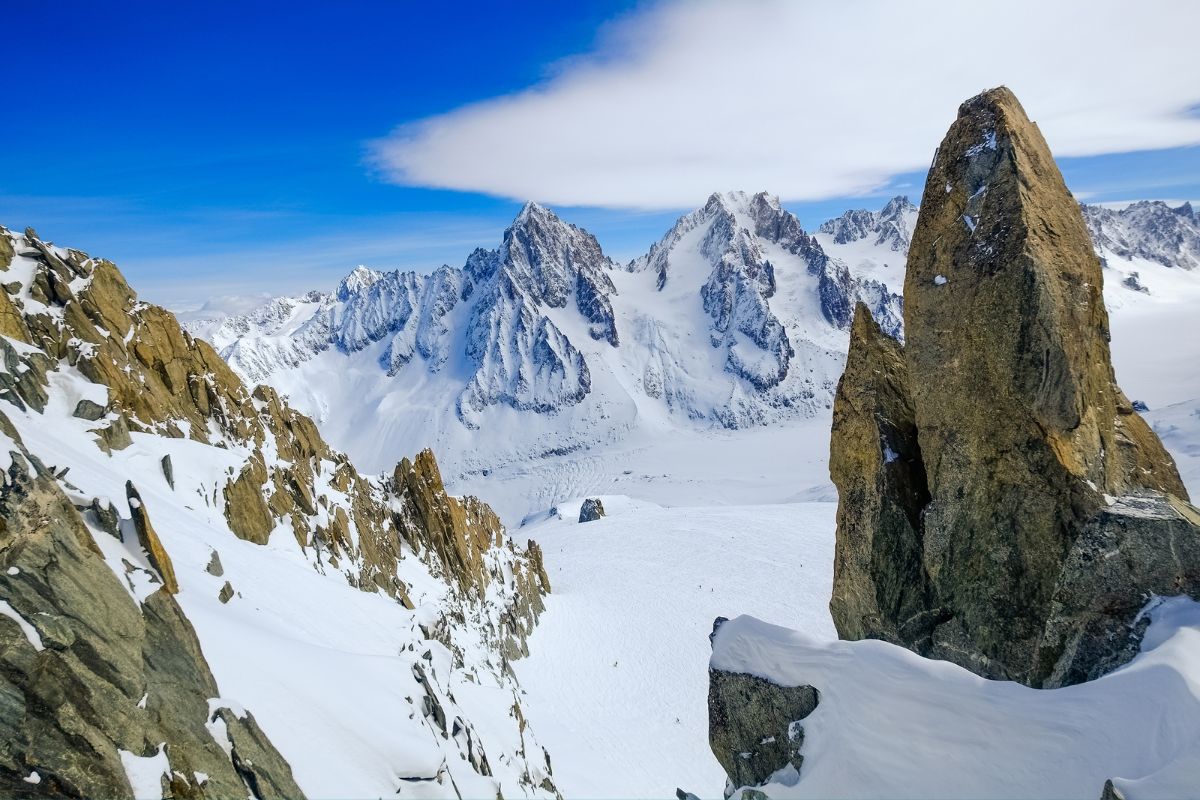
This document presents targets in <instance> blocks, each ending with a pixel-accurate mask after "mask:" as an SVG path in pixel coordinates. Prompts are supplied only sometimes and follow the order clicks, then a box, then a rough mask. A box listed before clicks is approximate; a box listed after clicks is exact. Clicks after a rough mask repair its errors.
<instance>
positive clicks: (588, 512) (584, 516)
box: [579, 497, 604, 522]
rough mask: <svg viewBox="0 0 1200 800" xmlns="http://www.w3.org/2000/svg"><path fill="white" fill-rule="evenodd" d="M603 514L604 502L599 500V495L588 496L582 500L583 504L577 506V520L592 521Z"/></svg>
mask: <svg viewBox="0 0 1200 800" xmlns="http://www.w3.org/2000/svg"><path fill="white" fill-rule="evenodd" d="M603 516H604V503H602V502H600V498H599V497H589V498H588V499H586V500H584V501H583V505H582V506H580V507H579V521H580V522H593V521H595V520H598V519H600V518H601V517H603Z"/></svg>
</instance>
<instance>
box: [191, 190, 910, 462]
mask: <svg viewBox="0 0 1200 800" xmlns="http://www.w3.org/2000/svg"><path fill="white" fill-rule="evenodd" d="M859 299H862V300H864V301H866V302H867V303H868V304H869V305H870V306H871V307H872V309H873V310H874V311H875V312H876V314H877V316H878V318H879V319H880V322H881V323H882V324H883V325H884V327H885V328H886V329H888V330H889V331H891V332H893V333H899V328H900V311H901V306H900V301H899V298H898V296H897V295H896V294H895V293H894V292H893V291H892V290H891V289H890V288H889V286H888V285H886V284H885V283H884V282H882V281H879V280H877V279H875V278H873V277H866V278H862V277H858V276H856V275H854V274H853V273H852V272H851V270H850V269H849V267H848V266H847V265H846V264H845V263H844V262H842V261H841V260H839V259H836V258H831V257H829V256H828V255H827V254H826V253H825V251H824V250H823V249H822V247H821V245H820V244H819V243H818V241H817V240H816V239H815V238H814V237H812V236H810V235H809V234H808V233H806V232H805V231H804V229H803V228H802V226H801V225H800V222H799V220H798V219H796V217H795V216H794V215H792V214H791V213H790V212H788V211H786V210H784V209H783V208H781V207H780V205H779V202H778V200H777V199H776V198H774V197H771V196H769V195H767V194H757V195H753V196H751V195H747V194H744V193H740V192H731V193H725V194H714V195H712V196H711V197H710V198H709V200H708V202H707V203H705V205H704V206H703V207H702V208H700V209H698V210H696V211H694V212H692V213H690V214H688V215H686V216H684V217H683V218H681V219H680V220H679V221H678V222H677V223H676V224H675V225H674V226H673V227H672V228H671V230H670V231H668V232H667V234H666V235H665V236H664V237H663V238H662V239H661V240H660V241H659V242H657V243H655V244H654V246H653V247H652V248H651V249H650V251H649V253H647V254H646V255H645V256H643V257H641V258H638V259H635V260H634V261H632V262H630V263H629V264H627V265H618V264H616V263H614V262H613V261H612V260H611V259H609V258H608V257H607V256H605V255H604V253H603V252H602V250H601V248H600V245H599V244H598V243H597V241H596V239H595V238H594V237H593V236H592V235H591V234H589V233H587V232H586V231H584V230H582V229H580V228H577V227H575V226H574V225H571V224H569V223H567V222H564V221H563V220H561V219H559V218H558V217H557V216H556V215H555V214H554V213H553V212H551V211H549V210H547V209H545V208H543V207H541V206H538V205H536V204H532V203H530V204H528V205H526V206H525V207H524V208H523V209H522V210H521V212H520V214H519V215H518V216H517V218H516V219H515V220H514V221H513V223H512V225H511V226H510V227H509V228H508V229H507V230H506V231H505V232H504V236H503V239H502V241H501V244H500V246H499V247H497V248H496V249H494V250H477V251H475V252H474V253H472V254H471V255H470V257H469V258H468V259H467V261H466V263H465V265H464V266H463V267H461V268H453V267H449V266H444V267H442V268H440V269H438V270H436V271H434V272H433V273H431V274H428V275H423V274H417V273H414V272H400V271H396V272H379V271H375V270H370V269H366V268H364V267H360V268H358V269H356V270H354V271H353V272H352V273H351V274H350V275H348V276H347V277H346V278H345V279H344V280H343V281H342V282H341V284H339V286H338V287H337V288H336V290H334V291H333V292H331V293H328V294H323V293H309V294H307V295H303V296H300V297H294V298H278V299H275V300H272V301H270V302H268V303H266V304H264V305H262V306H260V307H259V308H257V309H255V310H254V311H253V312H251V313H249V314H244V315H237V316H232V317H229V318H227V319H226V320H224V321H223V322H222V323H220V324H218V325H213V324H212V323H200V324H197V325H195V326H193V327H192V330H193V332H194V333H196V334H197V335H202V336H205V337H207V338H209V339H210V340H211V341H212V342H213V343H214V344H215V345H216V346H217V347H218V349H219V350H220V352H221V354H222V355H223V356H224V357H225V358H226V359H227V360H228V362H229V363H230V364H231V365H232V366H233V367H234V369H235V370H236V371H238V372H239V373H241V374H242V375H243V376H244V377H246V378H247V379H250V380H254V381H263V382H268V383H270V384H271V385H274V386H277V387H279V389H280V390H281V391H282V392H284V393H285V394H287V395H288V396H289V397H290V398H291V400H292V401H293V402H294V403H295V404H296V405H297V406H298V407H300V408H302V409H304V410H305V411H307V412H309V413H311V414H313V415H314V416H315V417H317V419H318V420H319V421H320V423H321V424H322V429H323V431H325V432H326V434H327V435H328V436H330V437H331V440H332V441H334V442H336V443H337V444H338V446H341V447H344V448H346V449H348V450H349V451H350V452H352V453H354V455H355V457H356V459H359V460H361V461H362V462H363V463H364V464H366V465H367V467H368V468H379V469H383V468H386V466H387V465H388V464H389V463H391V462H394V461H395V456H396V454H397V453H400V452H409V451H411V450H412V449H413V446H414V445H415V444H418V443H419V444H420V445H421V446H432V447H434V448H435V450H436V451H437V452H438V453H439V455H440V457H441V458H442V460H443V461H444V462H445V464H446V468H447V471H448V473H449V474H455V473H459V474H461V473H471V472H475V473H481V472H482V471H483V470H488V471H493V470H497V469H504V467H505V465H506V464H512V463H527V462H528V461H529V460H530V459H535V458H537V457H539V456H546V455H555V454H562V453H565V452H571V451H578V450H580V449H584V448H590V447H594V446H596V445H600V444H606V443H607V444H611V443H614V442H618V441H621V440H622V439H624V438H625V437H626V436H627V435H628V434H629V432H630V431H632V430H635V429H637V430H641V431H644V432H645V431H648V432H652V433H653V432H657V433H663V432H669V431H674V430H680V429H686V430H708V429H713V428H716V429H742V428H746V427H749V426H755V425H760V424H763V423H768V422H773V421H781V420H787V419H802V418H806V417H811V416H812V415H814V414H816V413H817V412H818V411H820V410H823V409H825V408H826V407H827V405H828V403H829V399H830V397H831V394H832V390H833V387H834V384H835V382H836V379H837V376H838V374H839V373H840V370H841V360H842V352H843V351H844V349H845V347H846V327H847V326H848V325H849V322H850V314H851V311H852V309H853V307H854V304H855V302H856V301H857V300H859ZM329 374H336V375H338V379H337V380H335V381H331V380H328V379H326V378H325V377H324V376H326V375H329ZM401 408H403V409H405V413H404V414H403V415H400V414H398V413H397V410H398V409H401Z"/></svg>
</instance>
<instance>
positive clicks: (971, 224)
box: [830, 88, 1200, 687]
mask: <svg viewBox="0 0 1200 800" xmlns="http://www.w3.org/2000/svg"><path fill="white" fill-rule="evenodd" d="M1102 280H1103V278H1102V274H1101V266H1100V262H1099V260H1098V258H1097V256H1096V255H1095V253H1094V251H1093V249H1092V245H1091V242H1090V240H1089V238H1088V231H1087V228H1086V226H1085V225H1084V221H1083V218H1082V216H1081V214H1080V211H1079V207H1078V205H1077V204H1076V203H1075V202H1074V200H1073V199H1072V197H1071V195H1070V193H1069V192H1068V191H1067V188H1066V186H1065V184H1064V183H1063V179H1062V176H1061V174H1060V173H1059V171H1058V168H1057V166H1056V165H1055V163H1054V160H1053V158H1052V157H1051V155H1050V151H1049V149H1048V147H1047V146H1046V143H1045V141H1044V140H1043V138H1042V136H1041V133H1040V132H1039V131H1038V129H1037V126H1036V125H1034V124H1033V123H1032V122H1030V121H1029V120H1028V118H1027V117H1026V116H1025V113H1024V111H1023V110H1022V108H1021V106H1020V104H1019V103H1018V102H1017V100H1016V98H1015V97H1014V96H1013V95H1012V93H1011V92H1009V91H1008V90H1007V89H1003V88H1001V89H995V90H992V91H989V92H986V93H984V94H982V95H979V96H978V97H975V98H973V99H971V100H969V101H967V102H966V103H964V104H963V106H962V107H961V108H960V110H959V115H958V119H957V120H956V121H955V123H954V124H953V126H952V127H951V128H950V131H949V133H948V134H947V135H946V138H945V140H944V141H943V142H942V145H941V147H940V148H939V149H938V151H937V155H936V157H935V159H934V163H933V166H932V167H931V169H930V172H929V178H928V182H927V184H926V187H925V193H924V197H923V199H922V203H921V209H920V215H919V218H918V221H917V224H916V228H915V230H914V233H913V239H912V246H911V248H910V250H909V255H908V266H907V276H906V283H905V293H904V295H905V307H904V322H905V331H906V341H905V344H904V345H903V347H901V346H900V345H899V344H898V343H896V342H894V341H891V340H889V339H887V337H885V336H884V335H883V334H882V332H881V331H880V330H879V329H878V327H877V326H876V325H874V324H873V322H872V321H871V319H870V318H869V315H867V314H866V313H865V312H864V311H862V310H860V312H859V313H858V315H857V317H856V320H855V324H854V329H853V334H852V337H851V347H850V354H849V358H848V361H847V368H846V372H845V374H844V376H843V378H842V380H841V383H840V384H839V387H838V393H837V397H836V401H835V409H834V426H833V435H832V441H831V457H830V472H831V475H832V477H833V480H834V482H835V484H837V486H838V489H839V493H840V505H839V511H838V532H837V551H836V563H835V585H834V593H833V598H832V601H831V603H830V609H831V611H832V613H833V616H834V620H835V622H836V624H837V627H838V631H839V633H840V635H841V636H842V637H843V638H851V639H857V638H865V637H869V638H882V639H886V640H889V641H893V642H896V643H899V644H902V645H905V646H907V647H910V648H912V649H914V650H916V651H917V652H920V653H923V654H925V655H928V656H930V657H934V658H942V659H946V660H950V661H954V662H956V663H958V664H961V665H963V666H965V667H967V668H969V669H971V670H973V671H975V672H977V673H979V674H981V675H985V676H989V677H997V678H1006V679H1013V680H1019V681H1021V682H1024V683H1026V684H1029V685H1031V686H1042V687H1051V686H1060V685H1065V684H1070V683H1077V682H1080V681H1084V680H1088V679H1090V678H1093V677H1096V676H1098V675H1100V674H1103V673H1104V672H1106V671H1108V670H1111V669H1113V668H1115V667H1116V666H1118V665H1120V664H1121V663H1123V662H1124V661H1126V660H1128V658H1130V657H1131V656H1132V654H1133V653H1135V652H1136V650H1137V643H1138V641H1139V640H1140V635H1141V627H1142V626H1140V625H1139V624H1138V623H1137V619H1138V613H1139V610H1140V609H1141V608H1142V607H1143V606H1144V605H1145V604H1146V602H1147V600H1148V599H1149V597H1150V596H1151V595H1152V594H1166V595H1173V594H1180V593H1189V594H1193V595H1196V594H1197V593H1198V592H1200V527H1198V526H1197V523H1198V522H1200V515H1198V514H1197V512H1196V510H1195V509H1194V508H1192V507H1191V506H1190V505H1188V503H1187V493H1186V491H1185V489H1184V487H1183V484H1182V482H1181V481H1180V478H1179V475H1178V473H1177V471H1176V469H1175V465H1174V463H1173V461H1172V460H1171V458H1170V456H1169V455H1168V454H1167V452H1166V451H1165V449H1164V448H1163V446H1162V444H1161V443H1160V442H1159V441H1158V438H1157V437H1156V436H1155V435H1154V433H1153V432H1152V431H1151V430H1150V428H1149V427H1148V426H1147V425H1146V423H1145V422H1144V421H1143V420H1142V419H1141V417H1140V416H1138V415H1137V413H1136V412H1135V411H1134V410H1133V408H1132V406H1131V405H1130V403H1129V401H1128V400H1127V399H1126V397H1125V395H1124V394H1122V393H1121V391H1120V389H1119V388H1118V387H1117V385H1116V382H1115V379H1114V375H1113V369H1112V363H1111V359H1110V355H1109V346H1108V339H1109V327H1108V317H1107V312H1106V311H1105V307H1104V303H1103V298H1102V296H1101V284H1102Z"/></svg>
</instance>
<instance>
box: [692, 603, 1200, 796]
mask: <svg viewBox="0 0 1200 800" xmlns="http://www.w3.org/2000/svg"><path fill="white" fill-rule="evenodd" d="M1150 609H1151V610H1149V611H1148V613H1149V614H1150V617H1151V620H1152V622H1151V626H1150V628H1149V630H1148V631H1147V633H1146V637H1145V641H1144V643H1143V645H1142V653H1141V654H1140V655H1139V656H1137V657H1136V658H1135V659H1134V661H1132V662H1131V663H1130V664H1128V665H1126V666H1124V667H1122V668H1121V669H1119V670H1117V671H1115V672H1112V673H1110V674H1108V675H1105V676H1104V677H1102V678H1100V679H1098V680H1095V681H1091V682H1089V683H1085V684H1080V685H1077V686H1071V687H1067V688H1064V689H1052V690H1038V689H1030V688H1028V687H1026V686H1022V685H1020V684H1017V683H1013V682H1008V681H988V680H984V679H983V678H980V677H978V676H976V675H973V674H972V673H970V672H967V671H966V670H965V669H962V668H961V667H958V666H955V665H953V664H949V663H947V662H944V661H929V660H927V659H923V658H921V657H920V656H917V655H915V654H913V653H912V652H910V651H908V650H905V649H904V648H901V647H897V646H895V645H890V644H886V643H884V642H879V641H869V640H864V641H858V642H841V641H830V640H828V639H824V638H823V637H821V636H820V635H819V634H817V633H815V632H813V631H810V630H805V631H797V632H793V631H790V630H787V629H784V628H780V627H776V626H774V625H769V624H766V623H764V622H761V621H759V620H757V619H754V618H752V617H749V616H743V617H739V618H737V619H734V620H731V621H730V622H728V623H726V624H725V625H722V626H721V628H720V629H719V631H718V632H717V634H716V637H715V641H714V646H713V654H712V665H713V667H715V668H718V669H724V670H729V671H733V672H746V673H749V674H752V675H758V676H760V677H765V678H768V679H770V680H773V681H775V682H777V683H780V684H782V685H785V686H797V685H803V684H808V685H813V686H816V687H818V689H819V691H820V693H821V695H820V703H819V705H818V706H817V708H816V710H815V711H814V712H813V713H812V714H811V715H810V716H808V717H807V718H805V720H804V722H803V725H804V745H803V747H802V749H801V752H802V753H803V755H804V764H803V766H802V768H801V770H800V775H799V780H798V781H797V780H796V775H795V773H794V771H793V772H792V774H791V775H780V774H779V773H776V775H777V776H779V777H778V779H777V780H776V781H774V782H771V783H768V784H767V785H766V786H765V787H763V789H762V791H763V792H765V793H766V795H767V796H769V797H772V798H793V797H794V798H803V797H893V796H896V794H897V791H898V789H899V787H903V788H902V789H899V791H901V793H902V794H903V795H904V796H912V797H929V798H990V797H997V796H1005V797H1028V798H1062V797H1099V796H1100V794H1101V790H1102V789H1103V786H1104V783H1105V781H1106V780H1109V779H1113V782H1114V784H1115V785H1116V787H1117V788H1118V789H1119V790H1121V791H1122V792H1124V793H1125V796H1127V797H1129V798H1131V800H1145V798H1179V797H1189V796H1192V795H1193V794H1194V792H1195V789H1196V786H1197V780H1198V779H1200V604H1197V603H1195V602H1194V601H1191V600H1188V599H1187V598H1171V599H1156V600H1155V601H1153V602H1152V603H1151V604H1150Z"/></svg>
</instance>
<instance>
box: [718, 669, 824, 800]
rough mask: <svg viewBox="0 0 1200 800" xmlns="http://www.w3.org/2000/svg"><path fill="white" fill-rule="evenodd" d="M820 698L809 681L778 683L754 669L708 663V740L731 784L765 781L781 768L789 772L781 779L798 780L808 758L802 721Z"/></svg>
mask: <svg viewBox="0 0 1200 800" xmlns="http://www.w3.org/2000/svg"><path fill="white" fill-rule="evenodd" d="M819 702H820V694H819V693H818V692H817V690H816V689H814V688H813V687H811V686H780V685H778V684H776V683H773V682H771V681H769V680H766V679H765V678H760V677H758V676H756V675H747V674H745V673H740V672H726V671H725V670H720V669H712V668H710V669H709V671H708V743H709V747H711V748H712V751H713V755H715V756H716V757H717V761H719V762H721V767H722V768H724V770H725V774H726V776H728V779H729V782H728V784H727V786H728V787H729V789H731V790H732V789H737V788H740V787H743V786H761V785H762V784H764V783H766V782H767V781H768V780H769V779H771V776H772V775H775V774H776V773H777V772H779V771H780V770H785V771H786V772H785V773H784V774H782V775H779V776H777V780H780V781H782V782H793V781H794V780H796V779H797V778H798V777H799V773H800V767H801V764H802V763H803V762H804V756H802V755H801V754H800V747H801V745H803V744H804V728H803V726H801V725H800V724H799V723H800V720H803V719H804V718H805V717H807V716H808V715H809V714H811V713H812V712H813V710H814V709H816V707H817V703H819ZM789 768H790V769H789ZM726 796H728V794H727V795H726Z"/></svg>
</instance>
